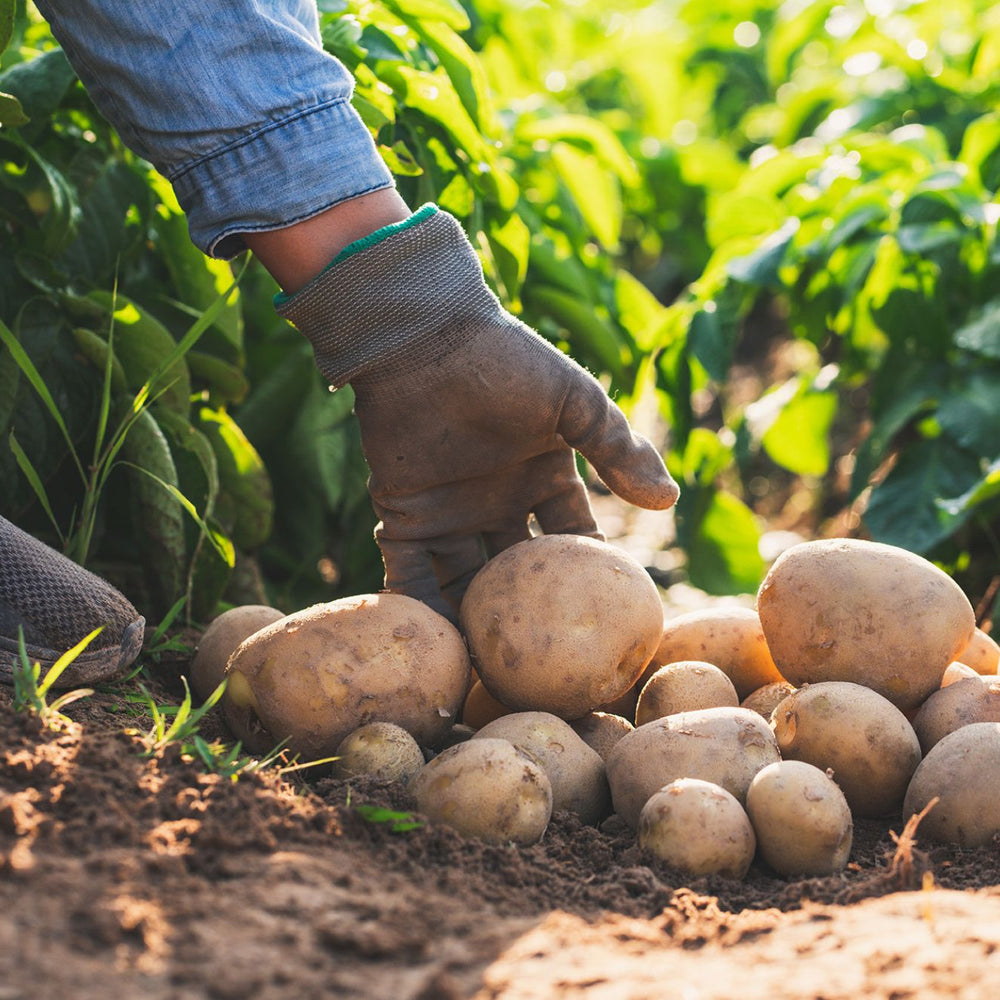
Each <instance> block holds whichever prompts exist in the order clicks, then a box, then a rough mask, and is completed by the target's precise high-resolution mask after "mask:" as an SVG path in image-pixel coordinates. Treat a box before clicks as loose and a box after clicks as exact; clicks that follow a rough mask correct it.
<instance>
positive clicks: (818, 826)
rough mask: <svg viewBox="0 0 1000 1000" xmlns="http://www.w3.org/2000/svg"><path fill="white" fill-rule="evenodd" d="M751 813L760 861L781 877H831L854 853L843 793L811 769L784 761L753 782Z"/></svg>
mask: <svg viewBox="0 0 1000 1000" xmlns="http://www.w3.org/2000/svg"><path fill="white" fill-rule="evenodd" d="M747 813H748V814H749V816H750V822H751V823H752V824H753V828H754V833H756V835H757V850H758V852H759V853H760V856H761V859H762V860H763V861H764V862H765V863H766V864H767V865H769V866H770V867H771V868H772V869H773V870H774V871H776V872H777V873H778V874H779V875H786V876H792V875H795V876H800V877H801V876H806V877H810V876H816V875H832V874H833V873H834V872H838V871H840V870H841V869H842V868H843V867H844V866H845V865H846V864H847V859H848V857H849V856H850V853H851V842H852V841H853V839H854V822H853V820H852V818H851V810H850V807H849V806H848V805H847V799H846V798H844V793H843V792H842V791H841V790H840V788H839V787H838V786H837V784H836V782H834V781H833V779H832V778H830V777H829V775H827V773H826V772H825V771H821V770H820V769H819V768H818V767H814V766H813V765H812V764H807V763H806V762H805V761H801V760H781V761H778V762H777V763H775V764H768V765H767V767H765V768H761V770H759V771H758V772H757V773H756V774H755V775H754V779H753V781H751V782H750V789H749V791H748V792H747Z"/></svg>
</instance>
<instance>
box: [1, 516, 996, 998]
mask: <svg viewBox="0 0 1000 1000" xmlns="http://www.w3.org/2000/svg"><path fill="white" fill-rule="evenodd" d="M602 513H603V514H604V518H603V520H602V524H604V525H605V526H606V529H607V528H608V527H610V528H611V529H612V531H614V533H615V534H616V535H618V536H620V537H621V538H622V539H623V541H624V542H627V546H626V547H628V548H630V549H631V551H632V552H633V554H635V555H637V556H638V557H639V558H640V559H641V560H642V561H643V562H644V564H646V565H650V560H651V559H653V558H654V556H655V553H656V551H657V550H658V549H659V548H660V544H661V541H662V539H661V538H659V537H657V532H658V531H659V525H660V523H661V522H658V521H656V520H655V519H653V520H649V519H648V517H647V515H646V514H645V513H637V514H636V515H635V517H636V518H637V519H638V520H637V521H632V522H630V523H629V524H627V525H624V526H623V525H620V524H619V525H616V524H615V523H614V522H613V519H612V518H611V516H610V512H607V511H604V512H602ZM701 600H702V597H700V596H699V595H697V594H695V593H693V592H688V591H685V589H684V588H683V587H682V586H679V587H674V588H672V589H671V591H670V600H669V601H668V606H669V605H670V603H671V602H672V605H673V608H674V610H684V609H685V607H687V606H690V607H693V606H697V605H698V603H699V602H700V601H701ZM734 600H739V599H734ZM182 638H183V637H182ZM189 638H191V637H189ZM186 664H187V657H186V655H185V653H184V652H183V651H181V652H179V653H167V654H164V655H161V656H160V657H159V658H147V660H146V667H145V670H144V673H143V675H141V676H139V677H136V678H133V679H131V680H129V681H127V682H124V683H119V684H117V685H112V686H110V687H109V688H107V689H106V690H98V691H97V692H96V693H94V694H93V695H92V696H90V697H88V698H85V699H82V700H80V701H77V702H75V703H73V704H72V705H70V706H69V707H67V708H66V710H65V712H66V714H67V715H68V716H71V717H72V719H71V721H70V722H69V723H68V724H66V725H64V726H63V727H62V728H61V729H50V728H46V727H45V726H44V725H42V723H41V722H40V721H39V720H38V719H37V718H36V717H35V716H33V715H31V714H28V713H25V712H16V711H14V709H13V707H12V697H11V691H10V690H9V689H3V688H0V1000H50V998H51V1000H56V998H58V1000H65V998H66V997H72V998H73V1000H98V998H100V1000H108V998H111V1000H117V998H125V997H136V996H141V997H143V998H146V1000H201V998H212V1000H226V998H233V1000H246V998H249V997H252V998H254V1000H303V998H312V997H351V998H355V997H356V998H363V1000H382V998H385V1000H459V998H462V1000H465V998H475V1000H548V998H566V1000H569V998H573V1000H577V998H586V1000H644V998H654V997H664V996H670V997H676V998H679V1000H732V998H734V997H737V996H739V997H740V998H741V1000H757V998H761V1000H763V998H765V997H766V998H768V1000H776V998H777V1000H785V998H787V1000H800V998H801V1000H855V998H858V997H877V998H885V1000H906V998H913V1000H932V998H938V997H942V998H943V997H960V998H962V997H969V998H970V1000H971V998H976V1000H981V998H982V997H983V996H987V995H990V993H991V988H993V989H995V988H996V985H997V984H1000V888H998V887H1000V846H998V845H994V846H991V847H988V848H985V849H981V850H976V851H959V850H957V849H953V848H944V847H932V846H931V845H926V844H923V843H921V841H920V831H919V828H917V829H916V831H915V833H914V831H913V830H912V829H910V830H904V828H903V825H902V822H901V818H900V817H896V818H894V819H890V820H886V821H884V822H873V821H860V822H858V823H857V824H856V828H855V840H854V847H853V851H852V855H851V861H850V864H849V865H848V868H847V870H846V871H844V872H843V873H842V874H840V875H837V876H835V877H831V878H821V879H810V880H806V881H786V880H783V879H780V878H777V877H775V876H774V875H773V874H772V873H770V872H769V871H767V870H766V869H765V868H763V867H762V866H759V865H755V866H754V867H753V868H752V869H751V871H750V874H749V876H748V877H747V879H746V880H745V881H741V882H740V881H731V880H727V879H721V878H715V879H705V878H702V879H696V880H692V879H690V878H685V877H684V876H683V875H681V874H680V873H678V872H676V871H671V870H670V869H668V868H666V867H664V866H663V865H662V864H661V863H659V862H658V861H657V860H656V859H655V858H653V857H650V856H648V855H645V854H644V853H643V852H642V851H640V850H639V848H638V846H637V845H636V843H635V838H634V836H633V834H632V833H631V832H630V831H629V830H628V829H626V828H625V827H624V825H623V824H622V823H621V821H620V820H618V819H617V818H615V817H612V818H611V819H609V820H607V821H606V822H605V823H604V824H602V826H601V827H600V828H592V827H586V826H582V825H581V824H580V823H579V822H578V821H577V820H576V819H575V818H574V817H573V816H571V815H569V814H561V813H557V814H556V815H555V816H554V818H553V821H552V823H551V824H550V826H549V829H548V831H547V832H546V834H545V836H544V838H543V839H542V841H541V842H540V843H539V844H537V845H535V846H533V847H528V848H519V847H514V846H488V845H484V844H482V843H479V842H476V841H470V840H464V839H462V838H461V837H460V836H458V835H457V834H455V833H453V832H452V831H450V830H448V829H446V828H443V827H437V826H432V825H427V824H423V825H418V826H417V827H416V828H413V829H408V830H401V831H396V830H394V829H393V823H392V822H391V821H389V822H386V821H379V819H380V815H381V818H382V819H383V820H384V819H385V817H386V815H388V818H389V819H390V820H391V819H392V817H393V816H398V815H399V814H406V813H410V812H411V811H412V809H413V803H412V801H411V800H410V798H409V796H408V793H407V791H406V790H405V788H403V787H401V786H399V785H393V784H389V783H377V782H372V781H366V782H357V781H356V782H351V783H345V782H342V781H338V780H334V779H332V778H330V777H328V776H326V777H324V776H322V775H320V774H317V773H316V772H308V771H301V772H287V773H284V774H282V773H279V771H278V770H277V769H275V768H272V769H268V770H259V771H255V772H253V773H245V774H242V775H241V776H240V777H239V778H238V780H235V781H234V780H231V779H230V778H228V777H224V776H221V775H219V774H213V773H207V772H206V770H205V768H204V767H203V766H201V765H200V764H199V763H196V762H195V761H194V760H193V759H191V757H190V755H186V754H183V753H182V752H181V751H180V749H179V748H178V747H177V746H176V745H169V746H167V747H166V748H164V749H161V750H157V751H155V752H152V753H150V752H149V746H148V744H149V741H148V739H146V734H148V733H149V731H150V730H151V728H152V726H153V720H152V718H151V717H150V715H149V712H148V708H147V707H146V706H144V705H143V704H142V702H141V699H140V694H141V692H140V689H139V686H138V685H139V683H140V682H141V683H143V684H144V685H146V687H147V689H148V690H149V692H150V694H151V696H152V697H153V699H154V701H155V702H156V703H158V704H161V705H166V704H172V705H177V704H178V703H179V702H180V700H181V697H182V695H183V688H182V687H181V684H180V680H179V678H180V676H181V674H182V673H183V671H184V669H185V667H186ZM137 699H138V700H137ZM201 734H202V735H203V736H204V737H205V738H206V739H208V740H212V739H213V738H216V737H218V736H221V735H224V730H223V728H222V723H221V721H220V719H219V718H218V716H217V715H216V713H215V711H213V712H211V713H209V714H208V715H207V716H206V718H205V719H204V720H203V722H202V729H201ZM359 806H373V807H380V808H381V809H382V810H383V813H382V814H379V813H375V814H374V815H373V814H371V813H370V812H369V813H367V814H365V812H364V810H362V809H359V808H358V807H359ZM417 819H418V821H419V817H417ZM914 836H915V838H916V842H915V843H914V840H913V837H914Z"/></svg>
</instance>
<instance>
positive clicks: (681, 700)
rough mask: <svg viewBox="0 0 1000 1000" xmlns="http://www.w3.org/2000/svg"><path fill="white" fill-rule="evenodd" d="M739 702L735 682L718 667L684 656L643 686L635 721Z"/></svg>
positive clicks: (664, 668) (733, 704) (636, 707)
mask: <svg viewBox="0 0 1000 1000" xmlns="http://www.w3.org/2000/svg"><path fill="white" fill-rule="evenodd" d="M739 703H740V699H739V698H738V697H737V695H736V688H735V687H733V682H732V681H731V680H730V679H729V677H727V676H726V674H724V673H723V672H722V671H721V670H720V669H719V668H718V667H716V666H713V665H712V664H711V663H706V662H704V661H702V660H681V661H680V662H679V663H668V664H666V665H665V666H662V667H660V669H659V670H657V671H656V672H655V673H654V674H653V675H652V676H651V677H650V678H649V680H648V681H646V683H645V684H644V685H643V686H642V690H641V691H640V692H639V700H638V702H637V703H636V706H635V724H636V725H637V726H641V725H643V724H644V723H647V722H652V721H653V720H654V719H662V718H663V717H664V716H665V715H676V714H677V713H678V712H695V711H697V710H698V709H699V708H726V707H728V708H736V706H737V705H739Z"/></svg>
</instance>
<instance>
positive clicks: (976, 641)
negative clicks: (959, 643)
mask: <svg viewBox="0 0 1000 1000" xmlns="http://www.w3.org/2000/svg"><path fill="white" fill-rule="evenodd" d="M955 659H956V660H958V661H959V662H960V663H964V664H965V665H966V666H969V667H972V669H973V670H975V672H976V673H977V674H995V673H998V672H1000V646H998V645H997V644H996V642H994V640H993V639H991V638H990V636H988V635H987V634H986V633H985V632H984V631H983V630H982V629H981V628H977V629H976V631H975V632H973V633H972V640H971V641H970V642H969V645H968V646H966V647H965V649H963V650H962V651H961V652H960V653H958V655H957V656H956V657H955Z"/></svg>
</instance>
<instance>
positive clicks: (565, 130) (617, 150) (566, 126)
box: [517, 115, 639, 187]
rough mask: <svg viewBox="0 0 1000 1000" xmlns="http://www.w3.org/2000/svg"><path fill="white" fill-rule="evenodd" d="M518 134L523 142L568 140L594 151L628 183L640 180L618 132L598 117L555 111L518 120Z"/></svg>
mask: <svg viewBox="0 0 1000 1000" xmlns="http://www.w3.org/2000/svg"><path fill="white" fill-rule="evenodd" d="M517 138H518V139H519V140H522V141H524V142H529V143H534V142H539V141H543V142H547V143H553V144H555V143H557V142H569V143H572V144H573V145H576V146H581V147H583V151H584V152H588V153H591V154H593V156H595V157H596V158H597V160H598V161H599V163H600V164H601V165H602V166H603V167H604V168H605V169H607V170H610V171H611V172H612V173H614V174H615V175H616V176H617V177H618V179H619V180H620V181H621V182H622V183H623V184H624V185H625V186H626V187H634V186H636V185H637V184H638V183H639V171H638V169H637V167H636V165H635V161H634V160H633V159H632V157H631V156H629V154H628V152H627V151H626V149H625V147H624V146H623V145H622V143H621V140H620V139H619V138H618V136H617V135H616V134H615V133H614V131H612V129H610V128H609V127H608V126H607V125H605V124H604V122H602V121H601V120H600V119H598V118H592V117H589V116H587V115H555V116H554V117H551V118H535V119H532V120H529V121H528V122H527V123H526V124H523V125H522V124H520V123H519V124H518V126H517Z"/></svg>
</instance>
